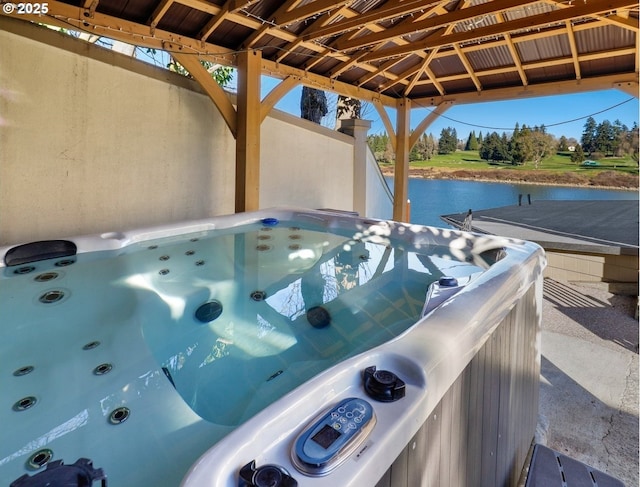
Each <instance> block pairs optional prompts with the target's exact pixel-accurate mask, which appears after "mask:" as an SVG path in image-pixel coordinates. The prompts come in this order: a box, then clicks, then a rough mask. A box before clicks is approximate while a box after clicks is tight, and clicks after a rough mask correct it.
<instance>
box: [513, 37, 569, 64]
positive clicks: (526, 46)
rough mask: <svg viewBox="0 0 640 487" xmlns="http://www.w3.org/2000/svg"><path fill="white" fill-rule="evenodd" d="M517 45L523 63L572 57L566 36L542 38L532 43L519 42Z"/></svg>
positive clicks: (531, 41)
mask: <svg viewBox="0 0 640 487" xmlns="http://www.w3.org/2000/svg"><path fill="white" fill-rule="evenodd" d="M515 45H516V50H517V51H518V56H519V57H520V60H521V61H522V63H531V62H536V61H542V60H545V59H557V58H562V57H566V56H571V46H570V44H569V39H568V38H567V36H566V35H554V36H550V37H542V38H538V39H533V40H530V41H524V42H517V43H516V44H515Z"/></svg>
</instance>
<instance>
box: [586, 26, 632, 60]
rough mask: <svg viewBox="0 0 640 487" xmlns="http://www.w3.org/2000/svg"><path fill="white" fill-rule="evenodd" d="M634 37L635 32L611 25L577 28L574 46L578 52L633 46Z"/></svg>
mask: <svg viewBox="0 0 640 487" xmlns="http://www.w3.org/2000/svg"><path fill="white" fill-rule="evenodd" d="M635 38H636V34H635V33H634V32H633V31H631V30H627V29H620V28H616V27H615V26H613V25H603V26H601V27H596V28H594V29H589V30H579V31H578V32H576V33H575V39H576V46H577V49H578V52H579V53H580V54H584V53H589V52H602V51H607V50H612V49H619V48H621V47H633V46H634V45H635V41H636V39H635Z"/></svg>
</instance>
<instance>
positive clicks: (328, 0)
mask: <svg viewBox="0 0 640 487" xmlns="http://www.w3.org/2000/svg"><path fill="white" fill-rule="evenodd" d="M348 3H351V0H338V1H336V0H315V2H310V3H307V4H305V5H304V6H302V7H299V8H296V9H294V10H290V11H288V12H282V13H279V14H277V15H276V16H275V17H274V18H273V23H274V24H276V25H287V24H291V23H293V22H299V21H301V20H305V19H308V18H309V17H314V16H316V15H318V14H321V13H324V12H328V11H331V10H334V9H336V8H340V7H342V6H344V5H346V4H348Z"/></svg>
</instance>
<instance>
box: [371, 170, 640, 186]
mask: <svg viewBox="0 0 640 487" xmlns="http://www.w3.org/2000/svg"><path fill="white" fill-rule="evenodd" d="M380 172H381V173H382V175H383V176H384V177H394V174H395V171H393V170H389V168H382V167H381V168H380ZM464 172H468V171H464ZM455 173H456V170H451V171H447V170H444V171H440V170H433V169H423V168H413V169H411V168H410V169H409V178H413V179H440V180H456V181H476V182H479V183H503V184H528V185H531V186H559V187H565V188H585V189H589V188H593V189H607V190H618V191H636V192H637V191H638V189H639V187H640V186H638V185H637V184H638V181H637V180H636V181H635V182H636V186H635V187H634V186H623V185H599V184H592V183H591V182H590V181H589V180H587V181H572V182H548V181H527V180H525V179H523V178H508V177H507V178H505V179H502V178H492V177H487V175H482V172H477V173H473V174H471V175H469V176H466V175H459V174H455Z"/></svg>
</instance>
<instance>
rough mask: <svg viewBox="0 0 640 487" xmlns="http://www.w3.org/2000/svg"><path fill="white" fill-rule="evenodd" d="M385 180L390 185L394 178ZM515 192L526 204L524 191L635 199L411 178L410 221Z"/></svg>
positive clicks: (430, 221) (511, 200) (511, 198)
mask: <svg viewBox="0 0 640 487" xmlns="http://www.w3.org/2000/svg"><path fill="white" fill-rule="evenodd" d="M386 180H387V184H388V185H389V187H390V188H391V189H393V178H386ZM518 195H522V204H523V205H526V204H528V199H527V195H531V201H532V203H534V202H535V201H540V200H637V199H638V192H637V191H623V190H614V189H597V188H574V187H565V186H544V185H538V184H535V185H534V184H513V183H483V182H477V181H456V180H449V179H446V180H445V179H419V178H410V179H409V199H410V200H411V223H417V224H421V225H433V226H438V227H442V226H446V224H445V223H444V222H443V221H442V220H441V219H440V215H448V214H451V213H464V212H466V211H468V210H469V209H471V210H474V211H475V210H485V209H487V208H498V207H501V206H510V205H517V204H518Z"/></svg>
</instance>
